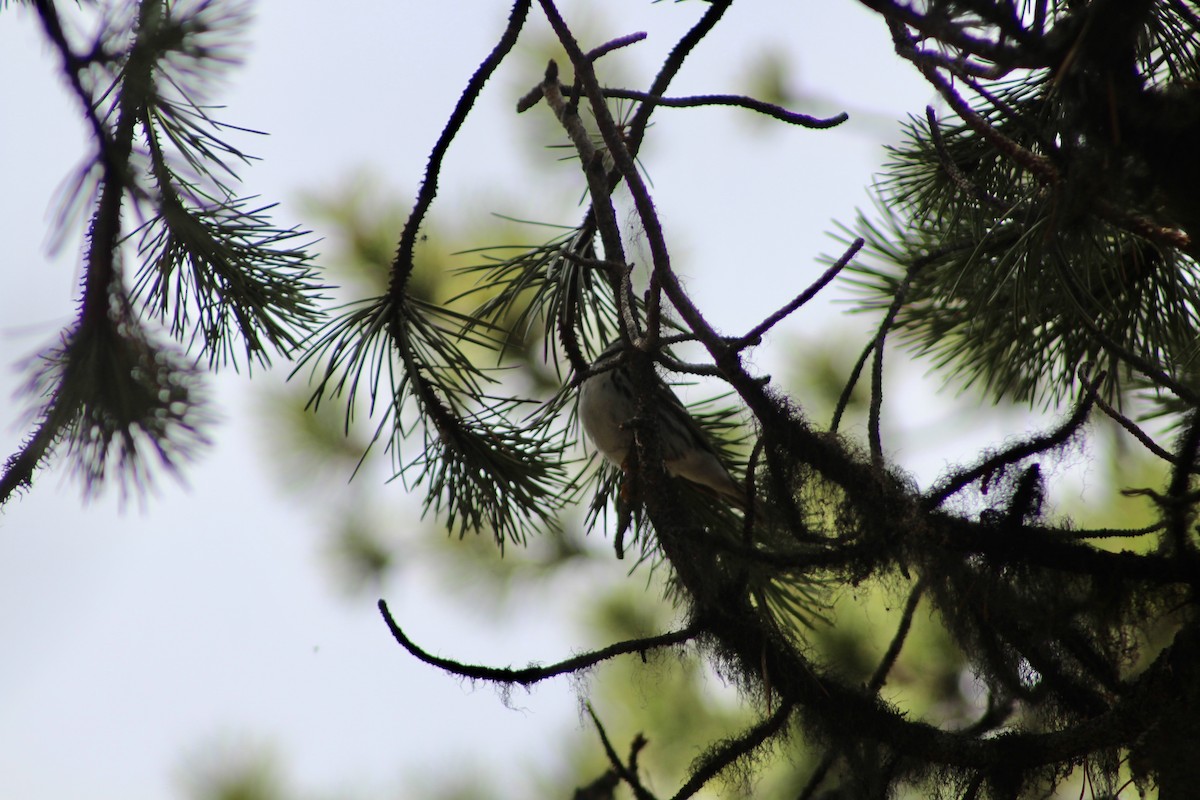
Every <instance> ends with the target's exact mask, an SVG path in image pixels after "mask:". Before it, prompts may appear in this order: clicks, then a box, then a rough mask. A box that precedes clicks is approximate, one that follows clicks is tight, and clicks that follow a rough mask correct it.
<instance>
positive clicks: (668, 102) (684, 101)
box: [603, 87, 850, 130]
mask: <svg viewBox="0 0 1200 800" xmlns="http://www.w3.org/2000/svg"><path fill="white" fill-rule="evenodd" d="M603 91H604V96H605V97H615V98H617V99H620V100H639V101H641V102H642V103H648V104H650V105H655V106H665V107H667V108H703V107H707V106H733V107H736V108H745V109H749V110H750V111H757V112H758V113H759V114H766V115H767V116H768V117H773V118H775V119H777V120H780V121H781V122H786V123H788V124H789V125H800V126H802V127H805V128H815V129H818V130H819V129H823V128H832V127H835V126H837V125H841V124H842V123H843V122H845V121H846V120H848V119H850V115H849V114H847V113H846V112H844V111H843V112H842V113H840V114H835V115H834V116H832V117H814V116H811V115H809V114H801V113H799V112H797V111H789V110H788V109H786V108H784V107H783V106H780V105H776V104H774V103H767V102H765V101H763V100H755V99H754V98H753V97H747V96H745V95H740V94H697V95H690V96H687V97H663V96H661V95H654V94H650V93H649V92H639V91H637V90H635V89H615V88H611V87H605V88H604V90H603Z"/></svg>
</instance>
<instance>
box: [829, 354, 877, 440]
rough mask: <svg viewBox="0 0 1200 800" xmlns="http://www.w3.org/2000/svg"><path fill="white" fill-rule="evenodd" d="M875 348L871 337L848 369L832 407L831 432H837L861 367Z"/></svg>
mask: <svg viewBox="0 0 1200 800" xmlns="http://www.w3.org/2000/svg"><path fill="white" fill-rule="evenodd" d="M874 350H875V340H874V339H872V340H871V341H870V342H868V343H867V346H866V347H864V348H863V351H862V353H860V354H859V356H858V361H856V362H854V368H853V369H851V370H850V376H849V377H848V378H846V385H845V386H843V387H842V393H841V395H839V396H838V401H837V405H836V406H834V408H833V419H832V420H830V422H829V430H830V432H831V433H837V429H838V426H840V425H841V424H842V415H843V414H845V413H846V408H847V407H848V406H849V405H850V397H851V396H852V395H853V394H854V387H855V386H857V385H858V379H859V378H861V377H862V371H863V367H865V366H866V365H867V359H868V358H870V357H871V353H872V352H873V351H874Z"/></svg>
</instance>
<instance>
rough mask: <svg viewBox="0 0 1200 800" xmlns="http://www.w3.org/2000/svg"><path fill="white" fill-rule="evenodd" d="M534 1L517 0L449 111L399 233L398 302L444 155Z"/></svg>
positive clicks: (394, 280) (391, 288)
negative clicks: (505, 23) (500, 32)
mask: <svg viewBox="0 0 1200 800" xmlns="http://www.w3.org/2000/svg"><path fill="white" fill-rule="evenodd" d="M531 2H532V0H515V2H514V3H513V6H512V11H511V12H510V13H509V15H508V24H507V25H506V26H505V28H504V33H503V34H501V36H500V41H498V42H497V43H496V46H495V47H494V48H492V52H490V53H488V56H487V58H485V59H484V60H483V62H482V63H481V64H480V65H479V68H478V69H476V70H475V74H474V75H472V76H471V80H469V81H468V82H467V86H466V88H465V89H463V93H462V95H461V96H460V97H459V98H458V102H457V103H456V104H455V106H454V111H453V112H452V113H451V114H450V119H449V120H447V121H446V126H445V127H444V128H442V132H441V135H439V136H438V140H437V143H436V144H434V146H433V150H432V152H430V154H429V162H428V164H426V166H425V178H424V180H422V181H421V189H420V191H419V192H417V199H416V202H414V203H413V208H412V212H411V213H409V215H408V220H407V221H406V222H405V223H404V230H403V232H402V233H401V234H400V245H399V247H398V248H397V250H396V257H395V259H393V261H392V266H391V279H390V282H389V285H388V296H389V297H390V298H391V299H392V301H393V303H394V304H395V305H397V306H398V305H400V304H401V302H402V301H403V300H404V295H405V290H406V288H407V286H408V278H409V276H410V275H411V274H412V271H413V251H414V250H415V249H416V244H417V234H418V232H419V231H420V229H421V223H422V222H423V221H424V219H425V215H426V214H427V213H428V212H429V207H430V205H432V204H433V199H434V197H436V196H437V190H438V176H439V175H441V174H442V161H443V160H444V159H445V157H446V153H447V151H449V149H450V144H451V142H453V141H454V137H455V136H457V135H458V132H459V130H460V129H461V128H462V126H463V123H464V122H466V119H467V115H468V114H469V113H470V111H471V108H472V107H474V105H475V100H476V99H478V97H479V93H480V92H482V91H483V86H484V84H485V83H487V81H488V78H490V77H491V76H492V73H493V72H495V71H496V68H497V67H499V66H500V62H501V61H503V60H504V59H505V57H506V56H507V55H508V53H509V51H510V50H512V48H513V46H514V45H515V44H516V43H517V37H518V36H520V33H521V28H522V27H524V25H525V17H526V16H527V15H528V14H529V7H530V5H531Z"/></svg>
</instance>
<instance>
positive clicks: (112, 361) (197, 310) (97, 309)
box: [0, 0, 321, 502]
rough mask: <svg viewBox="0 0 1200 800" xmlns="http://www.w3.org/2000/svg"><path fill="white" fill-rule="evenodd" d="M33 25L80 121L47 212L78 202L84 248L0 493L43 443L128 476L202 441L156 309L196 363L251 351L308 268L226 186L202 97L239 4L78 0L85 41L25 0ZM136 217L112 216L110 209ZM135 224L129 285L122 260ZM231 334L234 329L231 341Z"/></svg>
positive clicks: (316, 291) (308, 279) (89, 481)
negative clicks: (71, 175) (79, 146)
mask: <svg viewBox="0 0 1200 800" xmlns="http://www.w3.org/2000/svg"><path fill="white" fill-rule="evenodd" d="M35 11H36V14H37V17H38V19H39V21H40V22H41V26H42V30H43V33H44V34H45V37H46V39H47V41H48V42H49V43H50V44H51V45H52V46H53V47H54V48H55V49H56V51H57V53H58V55H59V57H60V58H61V61H62V64H63V71H64V74H65V76H66V78H67V81H68V84H69V86H70V87H71V89H72V91H73V92H74V94H75V96H76V100H77V101H78V102H79V103H80V105H81V107H82V111H83V115H84V117H85V119H86V120H87V122H88V124H89V127H90V129H91V132H92V150H91V152H90V153H89V154H88V156H87V157H86V159H85V162H84V165H83V166H82V167H81V168H80V170H79V172H78V176H77V178H76V181H75V193H74V195H73V196H70V197H68V199H67V201H66V205H65V207H64V209H63V211H62V213H61V219H62V224H64V225H65V224H68V223H70V222H71V221H72V220H73V219H74V216H75V214H77V213H80V212H86V213H87V214H88V215H89V217H90V219H89V222H88V243H87V252H86V254H85V257H84V277H83V292H82V299H81V303H80V310H79V315H78V318H77V320H76V322H75V323H74V324H73V325H72V326H71V327H70V328H68V329H67V330H66V331H64V333H63V334H62V336H61V343H60V344H59V345H55V346H54V347H52V348H50V349H49V350H47V351H46V352H45V353H44V354H43V355H42V356H41V357H40V359H39V362H40V366H39V367H38V368H37V374H36V376H35V378H34V379H33V380H32V381H31V383H30V385H31V388H32V393H33V394H34V395H35V397H36V398H37V401H38V403H39V405H38V408H37V411H36V416H37V425H36V429H35V431H34V432H33V433H32V434H31V435H30V436H29V437H28V438H27V440H26V442H25V445H24V447H23V448H22V450H21V451H20V452H18V453H16V454H14V455H13V456H12V457H11V458H10V459H9V460H8V463H7V464H6V466H5V470H4V474H3V477H2V478H0V502H4V501H6V500H7V499H8V498H9V497H11V496H12V494H13V492H14V491H15V490H16V489H18V488H21V487H27V486H29V485H30V484H31V481H32V477H33V474H34V472H35V471H36V469H37V468H38V467H39V466H40V465H41V464H42V463H43V462H44V461H45V460H46V459H48V458H49V457H50V456H51V455H52V454H53V453H54V452H55V451H56V450H58V449H65V450H66V452H67V454H68V455H69V456H71V458H72V462H73V464H74V471H75V472H77V473H78V474H80V475H81V476H82V477H83V481H84V485H85V487H87V489H88V490H89V491H95V490H98V489H99V488H100V487H101V486H102V484H103V482H106V481H107V479H108V478H109V477H110V476H112V475H113V474H114V473H115V474H116V476H117V480H118V482H120V483H121V485H122V486H125V487H130V486H133V487H140V486H142V485H144V484H145V483H146V482H147V480H148V479H149V478H150V477H152V475H153V473H154V472H155V470H154V469H152V468H151V467H150V466H148V465H147V463H146V459H147V456H148V455H149V454H153V455H154V456H156V457H157V460H158V461H159V462H161V464H162V465H163V466H165V467H166V468H168V469H169V470H174V469H176V468H177V467H178V465H179V463H180V461H181V460H182V459H184V458H186V457H187V456H188V455H190V454H191V453H192V452H194V451H195V449H196V447H197V445H199V444H201V443H203V442H204V441H205V436H204V434H203V433H202V431H201V426H202V423H203V421H204V419H205V418H206V416H207V414H206V412H205V411H204V409H203V407H202V404H201V403H200V398H201V395H202V392H200V391H199V390H198V388H197V385H198V379H199V375H198V373H197V372H196V370H195V369H194V368H193V367H192V365H191V364H190V363H188V360H187V359H185V358H184V356H183V354H181V353H177V352H175V350H174V349H173V348H172V347H170V346H168V345H166V344H163V343H160V342H159V341H158V339H159V337H158V335H157V333H156V332H155V331H153V330H152V329H150V328H147V325H146V323H147V322H148V321H150V320H156V321H157V322H159V323H161V325H162V327H163V328H165V330H166V332H167V333H168V334H169V335H170V336H171V337H172V338H173V339H174V340H175V341H176V342H179V343H181V344H182V345H183V346H184V347H186V348H187V349H188V350H190V351H196V352H197V353H198V354H199V356H200V357H204V358H207V360H208V363H209V366H211V367H217V366H221V365H233V366H235V367H236V366H237V364H238V355H237V351H238V350H239V349H240V350H242V351H244V354H245V357H246V359H247V360H248V361H249V360H255V361H258V362H260V363H266V362H267V360H268V352H269V349H274V350H281V351H284V352H286V351H288V350H290V349H291V348H293V347H295V346H296V345H297V344H299V343H300V341H302V340H303V339H304V338H305V337H306V336H307V334H308V332H309V331H310V330H311V329H312V327H313V325H314V324H315V323H316V322H317V321H318V320H319V318H320V315H319V312H318V310H317V301H318V300H319V298H320V290H321V286H320V285H319V284H318V283H317V282H316V280H315V275H314V273H313V271H312V269H311V268H310V266H309V265H308V262H309V258H310V256H309V255H308V254H307V253H306V252H305V250H304V249H303V247H302V246H301V245H299V244H298V243H297V241H296V240H298V239H302V238H303V237H304V236H305V234H304V233H303V232H301V231H298V230H296V229H281V228H278V227H276V226H274V225H273V224H272V223H271V222H270V220H269V218H268V217H267V214H266V212H267V211H268V210H269V209H270V208H271V205H270V204H265V205H264V204H258V203H254V202H253V198H246V197H239V196H238V195H237V194H236V191H235V188H234V184H235V183H236V180H237V175H236V173H235V171H234V168H235V166H236V165H238V164H248V163H249V162H250V160H251V158H250V156H249V155H247V154H246V153H245V152H243V151H242V150H240V149H239V148H238V147H237V146H235V145H234V144H232V143H231V141H229V140H228V139H227V138H226V133H227V132H229V131H236V130H237V129H235V128H233V126H230V125H226V124H224V123H221V122H218V121H216V120H214V119H213V118H212V116H211V111H212V110H213V106H211V105H210V104H209V97H210V94H211V92H212V90H213V86H214V83H215V81H216V79H217V78H218V76H220V75H221V74H222V73H223V72H224V70H225V69H226V68H227V67H229V66H230V65H231V64H233V63H235V62H236V61H237V52H238V44H237V43H238V41H239V39H240V37H241V31H242V29H243V27H244V26H245V24H246V22H247V20H248V6H247V4H246V3H243V2H237V1H236V0H195V1H194V2H165V1H164V0H146V2H138V3H135V2H127V3H123V4H120V5H118V6H115V7H112V8H105V9H91V8H90V9H84V10H81V14H82V17H83V19H85V20H87V21H88V22H90V23H91V25H92V27H93V29H94V33H93V38H92V41H91V42H86V43H84V44H82V45H81V44H80V43H78V42H75V41H72V40H71V37H69V36H68V30H73V26H70V25H66V24H64V21H63V20H61V19H60V18H59V13H58V9H57V8H56V6H55V4H53V3H38V4H35ZM131 217H136V218H139V219H142V220H144V223H143V224H142V225H141V226H140V229H138V230H132V231H131V230H129V229H127V227H126V224H125V222H124V221H125V220H126V219H129V218H131ZM132 238H137V239H138V241H139V245H138V247H137V252H136V256H137V258H138V259H139V260H140V262H141V266H140V268H139V269H138V270H137V273H136V277H135V279H134V281H133V283H132V286H131V285H130V284H129V283H128V282H127V281H126V278H125V269H124V262H125V260H126V259H128V258H130V257H131V254H130V252H129V250H130V248H129V246H128V244H127V243H128V242H129V240H130V239H132ZM238 340H240V345H239V344H237V342H238Z"/></svg>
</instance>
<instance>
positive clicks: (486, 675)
mask: <svg viewBox="0 0 1200 800" xmlns="http://www.w3.org/2000/svg"><path fill="white" fill-rule="evenodd" d="M379 613H380V614H382V615H383V619H384V622H386V623H387V626H388V630H389V631H391V633H392V637H393V638H394V639H395V640H396V641H397V642H398V643H399V644H400V646H401V647H403V648H404V649H405V650H407V651H408V652H409V653H410V654H411V655H413V656H414V657H416V658H417V660H418V661H423V662H425V663H426V664H429V665H430V666H434V667H437V668H438V669H441V670H444V671H446V672H449V673H451V674H453V675H458V676H459V677H462V678H470V679H472V680H485V681H492V682H493V683H516V684H520V685H521V686H531V685H533V684H535V683H539V682H541V681H544V680H546V679H547V678H554V677H557V676H559V675H567V674H571V673H574V672H579V671H581V670H585V669H588V668H589V667H593V666H595V665H596V664H599V663H600V662H601V661H607V660H608V659H610V658H615V657H616V656H622V655H628V654H630V653H644V652H646V651H647V650H654V649H657V648H660V647H672V646H674V645H677V644H683V643H684V642H686V641H689V640H691V639H693V638H695V636H696V634H697V629H696V628H695V627H694V626H688V627H686V628H682V629H680V630H678V631H672V632H671V633H664V634H661V635H659V636H648V637H646V638H644V639H629V640H627V641H624V642H617V643H616V644H611V645H609V646H608V647H605V648H602V649H600V650H593V651H592V652H590V653H584V654H582V655H578V656H574V657H573V658H568V659H565V660H563V661H559V662H558V663H556V664H551V665H550V666H547V667H525V668H524V669H508V668H504V667H484V666H479V665H476V664H464V663H462V662H461V661H455V660H453V659H449V658H441V657H440V656H435V655H433V654H431V653H428V652H426V651H425V650H423V649H422V648H420V647H419V646H417V645H416V644H415V643H414V642H413V641H412V640H411V639H409V638H408V635H407V634H405V633H404V631H403V630H401V628H400V626H399V624H397V622H396V620H395V619H394V618H393V617H392V614H391V612H390V611H388V607H387V602H386V601H384V600H380V601H379Z"/></svg>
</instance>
